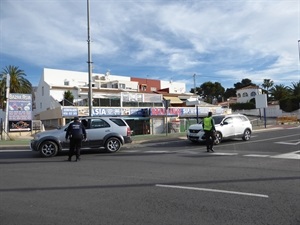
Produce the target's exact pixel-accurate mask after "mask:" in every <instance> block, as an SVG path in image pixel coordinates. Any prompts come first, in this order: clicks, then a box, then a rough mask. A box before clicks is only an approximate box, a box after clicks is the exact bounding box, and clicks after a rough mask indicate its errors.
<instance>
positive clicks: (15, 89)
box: [0, 65, 32, 109]
mask: <svg viewBox="0 0 300 225" xmlns="http://www.w3.org/2000/svg"><path fill="white" fill-rule="evenodd" d="M7 74H9V75H10V86H9V88H10V90H9V91H10V93H24V94H31V93H32V85H31V83H30V82H29V81H28V80H27V79H26V78H25V77H26V74H25V72H24V70H21V69H19V67H17V66H11V65H10V66H6V67H5V68H4V69H3V71H2V72H1V74H0V77H1V80H0V93H1V95H0V108H2V109H4V108H5V104H4V102H5V100H6V98H7V96H6V79H7Z"/></svg>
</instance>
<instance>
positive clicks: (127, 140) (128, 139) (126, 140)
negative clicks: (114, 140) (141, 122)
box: [123, 136, 132, 144]
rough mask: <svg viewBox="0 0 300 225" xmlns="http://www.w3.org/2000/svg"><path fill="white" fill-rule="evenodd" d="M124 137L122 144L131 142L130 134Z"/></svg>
mask: <svg viewBox="0 0 300 225" xmlns="http://www.w3.org/2000/svg"><path fill="white" fill-rule="evenodd" d="M123 138H124V144H128V143H132V139H131V137H130V136H125V137H123Z"/></svg>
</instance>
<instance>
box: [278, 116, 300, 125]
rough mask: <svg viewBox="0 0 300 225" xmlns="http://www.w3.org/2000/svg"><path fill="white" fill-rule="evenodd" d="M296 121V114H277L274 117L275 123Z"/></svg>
mask: <svg viewBox="0 0 300 225" xmlns="http://www.w3.org/2000/svg"><path fill="white" fill-rule="evenodd" d="M298 122H299V121H298V118H297V116H278V117H277V118H276V124H291V123H298Z"/></svg>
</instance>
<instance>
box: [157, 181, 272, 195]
mask: <svg viewBox="0 0 300 225" xmlns="http://www.w3.org/2000/svg"><path fill="white" fill-rule="evenodd" d="M155 186H156V187H164V188H177V189H186V190H194V191H208V192H218V193H224V194H234V195H245V196H252V197H260V198H269V196H268V195H262V194H255V193H247V192H238V191H226V190H218V189H209V188H196V187H185V186H175V185H163V184H156V185H155Z"/></svg>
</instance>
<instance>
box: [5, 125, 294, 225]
mask: <svg viewBox="0 0 300 225" xmlns="http://www.w3.org/2000/svg"><path fill="white" fill-rule="evenodd" d="M299 131H300V129H299V128H295V129H284V130H276V131H268V132H255V133H253V137H252V139H251V140H250V141H248V142H244V141H241V140H230V141H226V142H223V143H222V144H221V145H218V146H215V153H206V150H205V149H206V148H205V146H204V145H202V144H191V143H190V142H189V141H187V140H178V141H174V142H163V141H162V142H160V143H148V144H137V145H130V146H127V147H125V148H123V150H122V151H121V152H118V153H115V154H103V153H98V152H84V153H83V154H82V160H81V161H80V162H67V161H66V159H67V156H66V155H59V156H57V157H53V158H40V157H39V154H38V153H36V152H30V151H28V150H25V149H24V151H22V150H18V151H13V150H11V151H2V152H1V151H0V180H1V185H0V198H1V204H0V221H1V224H3V225H11V224H22V225H23V224H24V225H27V224H28V225H35V224H39V225H40V224H44V225H46V224H51V225H53V224H74V225H77V224H101V225H102V224H103V225H110V224H112V225H119V224H122V225H127V224H128V225H135V224H136V225H148V224H149V225H150V224H151V225H153V224H155V225H157V224H159V225H160V224H161V225H177V224H178V225H179V224H180V225H190V224H191V225H192V224H195V225H196V224H197V225H198V224H199V225H206V224H210V225H211V224H214V225H218V224H222V225H227V224H228V225H235V224H236V225H241V224H242V225H248V224H249V225H254V224H259V225H261V224H264V225H265V224H270V225H277V224H278V225H299V224H300V204H299V202H300V173H299V172H300V132H299Z"/></svg>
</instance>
